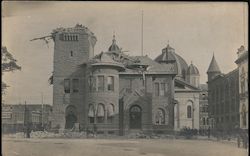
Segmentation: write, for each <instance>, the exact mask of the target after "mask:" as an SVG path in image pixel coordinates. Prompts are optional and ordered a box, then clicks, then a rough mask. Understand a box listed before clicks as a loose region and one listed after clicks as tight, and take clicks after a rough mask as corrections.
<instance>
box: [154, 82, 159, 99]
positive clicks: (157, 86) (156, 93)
mask: <svg viewBox="0 0 250 156" xmlns="http://www.w3.org/2000/svg"><path fill="white" fill-rule="evenodd" d="M155 96H159V83H155Z"/></svg>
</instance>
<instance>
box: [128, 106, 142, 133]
mask: <svg viewBox="0 0 250 156" xmlns="http://www.w3.org/2000/svg"><path fill="white" fill-rule="evenodd" d="M141 116H142V110H141V108H140V107H139V106H137V105H135V106H132V107H131V108H130V110H129V128H130V129H141Z"/></svg>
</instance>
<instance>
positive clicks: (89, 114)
mask: <svg viewBox="0 0 250 156" xmlns="http://www.w3.org/2000/svg"><path fill="white" fill-rule="evenodd" d="M94 116H95V112H94V106H93V105H90V106H89V113H88V117H94Z"/></svg>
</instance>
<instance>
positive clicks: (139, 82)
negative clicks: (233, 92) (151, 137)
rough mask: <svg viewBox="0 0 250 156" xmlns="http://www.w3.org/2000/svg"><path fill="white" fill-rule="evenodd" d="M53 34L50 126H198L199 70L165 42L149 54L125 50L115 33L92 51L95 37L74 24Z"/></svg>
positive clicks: (103, 130) (161, 129)
mask: <svg viewBox="0 0 250 156" xmlns="http://www.w3.org/2000/svg"><path fill="white" fill-rule="evenodd" d="M52 38H53V40H54V67H53V121H52V127H54V128H59V129H77V130H84V131H87V130H95V131H97V133H99V134H120V135H125V134H128V133H130V132H133V131H143V132H145V133H152V132H157V133H168V132H169V133H170V132H172V131H173V130H180V129H181V128H183V127H189V128H196V129H199V122H200V119H199V94H200V89H199V85H200V84H199V71H198V69H197V67H195V65H193V64H192V63H191V64H190V65H189V66H188V65H187V63H186V61H185V60H184V59H183V58H182V57H181V56H179V55H178V54H177V53H175V49H173V48H172V47H170V45H167V47H166V48H163V49H162V52H159V55H158V57H157V58H156V59H154V60H153V59H151V58H149V57H148V56H130V55H127V54H125V53H124V52H123V51H122V50H121V48H119V46H118V45H117V44H116V39H115V36H113V40H112V44H111V46H110V47H108V48H107V51H105V52H101V53H99V54H98V55H95V56H94V47H95V44H96V42H97V38H96V37H95V35H94V33H92V32H91V31H90V30H89V29H88V28H87V27H85V26H82V25H79V24H77V25H76V26H75V27H72V28H57V29H55V30H54V31H53V32H52Z"/></svg>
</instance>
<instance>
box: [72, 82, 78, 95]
mask: <svg viewBox="0 0 250 156" xmlns="http://www.w3.org/2000/svg"><path fill="white" fill-rule="evenodd" d="M73 92H74V93H78V92H79V79H73Z"/></svg>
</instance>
